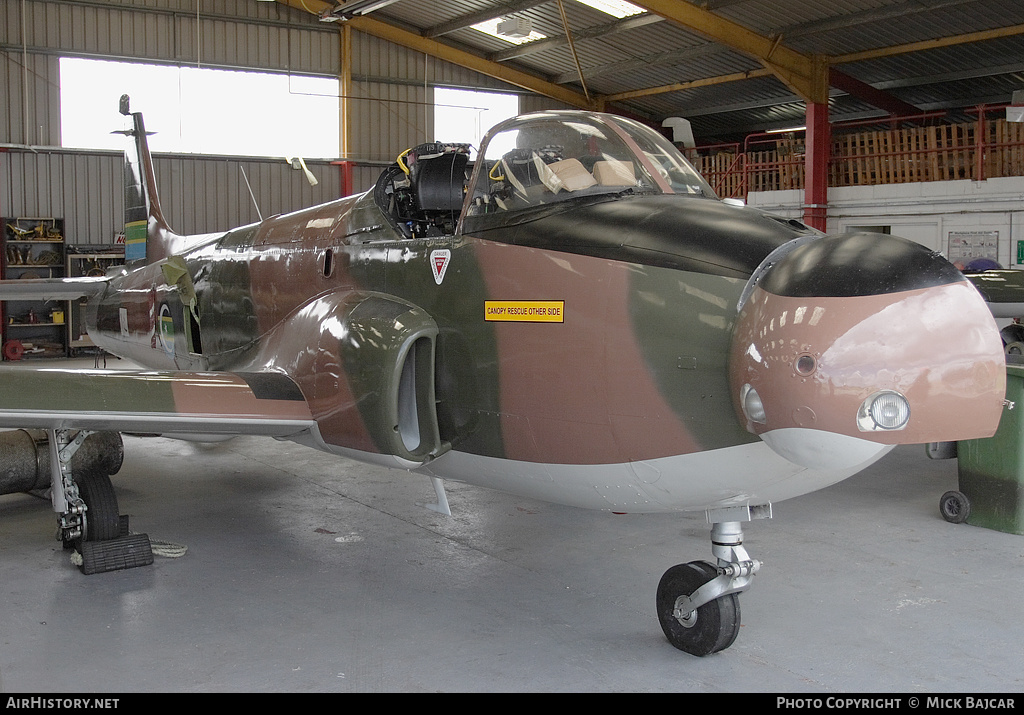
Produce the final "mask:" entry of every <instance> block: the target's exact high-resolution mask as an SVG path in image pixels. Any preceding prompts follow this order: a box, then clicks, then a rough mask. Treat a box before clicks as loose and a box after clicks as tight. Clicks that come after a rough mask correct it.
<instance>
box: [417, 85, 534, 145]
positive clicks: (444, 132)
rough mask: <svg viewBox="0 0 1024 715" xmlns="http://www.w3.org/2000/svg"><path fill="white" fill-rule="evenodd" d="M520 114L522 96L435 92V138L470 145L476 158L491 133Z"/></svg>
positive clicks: (454, 91)
mask: <svg viewBox="0 0 1024 715" xmlns="http://www.w3.org/2000/svg"><path fill="white" fill-rule="evenodd" d="M517 114H519V96H518V95H515V94H502V93H499V92H478V91H474V90H468V89H449V88H447V87H437V88H436V89H434V139H435V140H436V141H439V142H457V143H460V144H469V145H470V146H471V149H470V160H473V159H475V158H476V149H477V147H479V146H480V140H481V139H483V136H484V134H486V133H487V130H488V129H490V128H491V127H493V126H494V125H495V124H497V123H498V122H502V121H504V120H506V119H510V118H512V117H514V116H516V115H517Z"/></svg>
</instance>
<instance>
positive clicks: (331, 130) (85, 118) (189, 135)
mask: <svg viewBox="0 0 1024 715" xmlns="http://www.w3.org/2000/svg"><path fill="white" fill-rule="evenodd" d="M122 94H128V95H130V96H131V98H132V109H133V110H135V111H141V112H142V113H143V114H144V115H145V118H146V129H147V130H149V131H150V132H155V133H154V134H153V136H152V137H151V138H150V140H149V143H150V148H151V149H152V150H153V151H165V152H181V153H197V154H199V153H202V154H218V155H223V154H227V155H231V156H302V157H307V158H308V157H336V156H338V153H339V151H340V149H339V136H340V133H339V130H338V127H339V126H340V119H339V114H338V94H339V87H338V80H337V78H335V77H311V76H302V75H286V74H268V73H262V72H239V71H231V70H216V69H205V68H197V67H178V66H170V65H149V64H141V63H136V62H111V61H106V60H91V59H82V58H77V57H62V58H60V102H61V144H62V145H63V146H66V147H75V148H82V149H117V150H120V149H121V148H122V147H123V139H122V138H121V137H120V136H118V135H116V134H111V132H112V131H115V130H119V129H123V128H124V126H123V125H124V120H123V117H121V115H120V114H118V112H117V107H118V98H119V97H120V96H121V95H122ZM309 117H316V121H315V122H314V123H313V124H311V123H310V121H309ZM311 126H314V127H315V128H316V129H315V130H314V131H310V127H311Z"/></svg>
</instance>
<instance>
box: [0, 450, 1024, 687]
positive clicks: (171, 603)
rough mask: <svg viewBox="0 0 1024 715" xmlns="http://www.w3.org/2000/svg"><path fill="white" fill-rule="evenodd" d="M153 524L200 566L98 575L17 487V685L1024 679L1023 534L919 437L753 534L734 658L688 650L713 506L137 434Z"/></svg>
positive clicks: (4, 645)
mask: <svg viewBox="0 0 1024 715" xmlns="http://www.w3.org/2000/svg"><path fill="white" fill-rule="evenodd" d="M125 452H126V457H125V464H124V467H123V468H122V469H121V471H120V473H119V474H117V475H116V476H115V477H114V478H113V480H114V484H115V486H116V487H117V489H118V495H119V500H120V506H121V511H122V513H127V514H130V515H131V519H132V528H133V530H134V531H140V532H146V533H148V534H149V535H150V536H151V538H153V539H155V540H162V541H168V542H174V543H177V544H183V545H186V546H187V547H188V552H187V553H186V554H185V555H184V556H183V557H181V558H177V559H168V558H161V557H158V558H157V559H156V562H155V563H154V564H153V565H152V566H146V567H141V568H136V569H132V570H129V571H123V572H117V573H107V574H99V575H93V576H83V575H82V574H81V573H80V572H79V571H78V569H77V568H75V567H74V566H72V565H71V564H70V562H69V558H68V554H67V553H66V552H64V551H63V550H62V549H61V547H60V544H59V543H58V542H56V541H55V540H54V538H53V535H54V530H55V517H54V515H53V513H52V511H51V510H50V507H49V503H48V502H46V501H42V500H40V499H37V498H34V497H32V496H28V495H8V496H3V497H0V589H2V590H0V594H2V596H0V599H2V600H0V602H2V604H3V605H2V608H0V691H4V692H43V691H45V692H71V691H75V692H133V691H180V692H208V691H288V692H295V691H303V692H309V691H341V692H379V691H388V692H393V691H411V692H432V691H444V692H451V691H604V692H610V691H648V692H650V691H688V692H693V691H708V692H815V693H834V692H906V691H911V692H964V693H978V692H1020V691H1022V690H1024V673H1022V671H1021V663H1022V662H1024V607H1022V605H1021V591H1022V589H1024V537H1022V536H1015V535H1010V534H1004V533H999V532H996V531H990V530H986V529H981V528H977V527H973V526H968V525H952V524H948V523H946V522H945V521H943V520H942V519H941V517H940V516H939V514H938V509H937V504H938V499H939V496H940V495H941V494H942V493H943V492H944V491H946V490H947V489H951V488H955V486H956V463H955V462H954V461H945V462H934V461H930V460H928V459H927V458H926V457H925V456H924V450H923V448H921V447H906V448H899V449H897V450H896V451H894V452H893V453H892V454H890V455H889V456H887V457H886V458H885V459H884V460H882V461H881V462H879V463H878V464H877V465H875V466H874V467H873V468H871V469H869V470H868V471H866V472H864V473H862V474H860V475H858V476H856V477H853V478H851V479H849V480H847V481H845V482H843V483H840V484H838V485H836V486H834V487H831V488H829V489H826V490H823V491H820V492H817V493H814V494H810V495H807V496H804V497H801V498H798V499H794V500H790V501H788V502H782V503H780V504H777V505H775V518H774V519H772V520H769V521H760V522H755V523H753V524H751V525H748V528H747V530H746V534H747V539H746V546H747V548H748V550H749V551H750V553H751V556H752V557H754V558H758V559H761V560H762V561H764V563H765V565H764V567H763V568H762V570H761V572H760V573H759V574H758V575H757V577H756V578H755V583H754V586H753V588H752V589H751V590H750V591H749V592H747V593H745V594H743V595H742V596H741V597H740V601H741V604H742V615H743V623H744V626H743V628H742V629H741V631H740V636H739V638H738V639H737V641H736V643H735V644H734V645H733V646H732V648H730V649H728V650H726V651H724V652H722V653H719V654H717V655H714V656H711V657H708V658H703V659H700V658H694V657H692V656H688V655H686V654H684V653H682V652H680V651H677V650H675V649H674V648H672V647H671V646H670V645H669V644H668V643H667V641H666V640H665V639H664V637H663V635H662V633H661V629H660V627H659V625H658V621H657V617H656V616H655V612H654V592H655V588H656V586H657V583H658V580H659V579H660V577H661V574H662V573H663V572H664V570H665V569H666V568H668V567H669V566H671V565H673V564H675V563H679V562H683V561H690V560H694V559H704V558H709V557H710V546H709V540H708V530H709V529H708V526H707V525H706V524H705V523H704V521H703V516H702V515H687V516H676V515H625V516H616V515H612V514H605V513H599V512H589V511H584V510H579V509H574V508H569V507H561V506H555V505H550V504H545V503H540V502H535V501H531V500H528V499H521V498H517V497H513V496H508V495H505V494H501V493H497V492H492V491H489V490H485V489H480V488H476V487H471V486H467V485H460V484H449V486H448V496H449V500H450V502H451V506H452V510H453V512H454V515H453V516H451V517H445V516H442V515H439V514H436V513H434V512H432V511H429V510H427V509H425V508H424V507H423V506H421V504H423V503H425V502H431V501H433V497H434V495H433V490H432V488H431V487H430V483H429V481H428V480H427V479H426V478H425V477H419V476H413V475H409V474H407V473H404V472H399V471H390V470H386V469H382V468H377V467H367V466H364V465H360V464H356V463H353V462H349V461H345V460H342V459H339V458H336V457H330V456H328V455H324V454H320V453H318V452H315V451H312V450H309V449H306V448H302V447H298V446H294V445H291V444H285V443H279V442H276V441H274V440H270V439H258V438H238V439H235V440H232V441H229V442H225V443H222V444H219V445H214V446H197V445H193V444H188V443H183V442H175V441H171V440H166V439H160V438H148V439H145V438H136V437H126V438H125Z"/></svg>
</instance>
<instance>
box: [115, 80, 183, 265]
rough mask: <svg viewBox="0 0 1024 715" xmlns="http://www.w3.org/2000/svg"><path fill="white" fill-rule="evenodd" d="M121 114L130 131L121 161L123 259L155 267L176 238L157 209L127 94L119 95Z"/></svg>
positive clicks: (139, 126) (141, 133) (144, 144)
mask: <svg viewBox="0 0 1024 715" xmlns="http://www.w3.org/2000/svg"><path fill="white" fill-rule="evenodd" d="M120 112H121V114H123V115H125V116H126V117H129V116H130V117H131V118H132V129H130V130H128V131H125V132H124V134H126V135H127V137H128V138H129V139H131V140H132V141H131V143H130V145H129V146H127V147H126V148H125V157H124V158H125V162H124V236H125V252H124V257H125V261H126V262H127V263H129V264H132V263H138V262H144V263H154V262H155V261H159V260H161V259H163V258H166V257H167V256H169V255H171V248H170V246H171V243H172V242H173V240H174V239H175V238H176V236H175V234H174V232H173V231H172V230H171V229H170V227H169V226H168V225H167V221H166V219H164V214H163V211H162V210H161V208H160V198H159V196H158V195H157V191H156V173H155V172H154V170H153V157H152V156H151V155H150V153H149V142H148V141H147V139H146V125H145V124H144V122H143V121H142V113H141V112H134V113H133V112H132V111H131V110H130V108H129V100H128V95H127V94H124V95H121V103H120Z"/></svg>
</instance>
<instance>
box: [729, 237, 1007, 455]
mask: <svg viewBox="0 0 1024 715" xmlns="http://www.w3.org/2000/svg"><path fill="white" fill-rule="evenodd" d="M778 253H779V254H780V255H776V256H775V258H774V260H773V261H771V265H770V266H769V267H767V269H766V270H762V271H760V273H759V274H758V273H755V276H754V278H752V279H751V280H752V282H754V283H756V285H748V290H747V291H745V298H746V299H745V301H744V302H743V305H742V307H741V310H740V315H739V318H738V320H737V325H736V328H735V331H734V334H733V343H732V352H731V355H730V386H731V389H732V393H733V402H734V406H735V408H736V411H737V415H738V416H739V418H740V420H741V422H743V423H744V424H745V425H746V426H747V429H748V430H749V431H751V432H753V433H755V434H757V435H759V436H761V438H762V439H763V440H764V441H765V442H767V443H768V444H769V445H770V446H772V448H773V449H775V451H777V452H779V453H780V454H782V456H785V457H786V458H787V459H790V460H791V461H794V462H796V463H799V464H803V465H804V466H811V467H822V466H826V465H827V466H836V462H837V461H840V462H841V461H844V460H845V461H847V462H848V463H849V464H854V463H859V462H858V461H857V460H860V461H863V459H864V456H865V455H866V454H867V453H868V452H870V451H871V449H875V448H876V447H873V446H872V445H876V446H877V445H880V444H881V445H892V444H915V443H922V442H939V441H951V440H961V439H974V438H978V437H988V436H991V435H992V434H993V433H994V432H995V430H996V427H997V426H998V424H999V418H1000V416H1001V414H1002V404H1003V398H1004V394H1005V382H1006V373H1005V362H1004V356H1003V348H1002V341H1001V339H1000V337H999V332H998V330H997V328H996V326H995V323H994V321H993V320H992V316H991V313H990V312H989V310H988V308H987V306H986V305H985V303H984V301H983V300H982V298H981V296H980V295H979V294H978V292H977V291H976V290H975V289H974V287H973V286H972V285H971V284H970V283H969V282H968V281H966V280H965V279H964V278H963V276H962V275H961V274H960V273H959V271H957V270H956V269H955V268H954V267H953V266H952V265H950V264H949V263H948V262H947V261H946V260H945V259H943V258H942V257H941V256H940V255H938V254H936V253H934V252H933V251H930V250H928V249H927V248H925V247H923V246H921V245H919V244H917V243H913V242H911V241H906V240H904V239H900V238H895V237H891V236H882V235H879V234H843V235H840V236H827V237H824V238H820V239H817V240H813V241H809V242H804V243H803V244H802V245H798V246H794V247H793V248H792V249H790V250H788V251H787V250H782V251H780V252H778ZM842 455H846V456H842ZM849 464H847V465H844V466H849Z"/></svg>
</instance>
